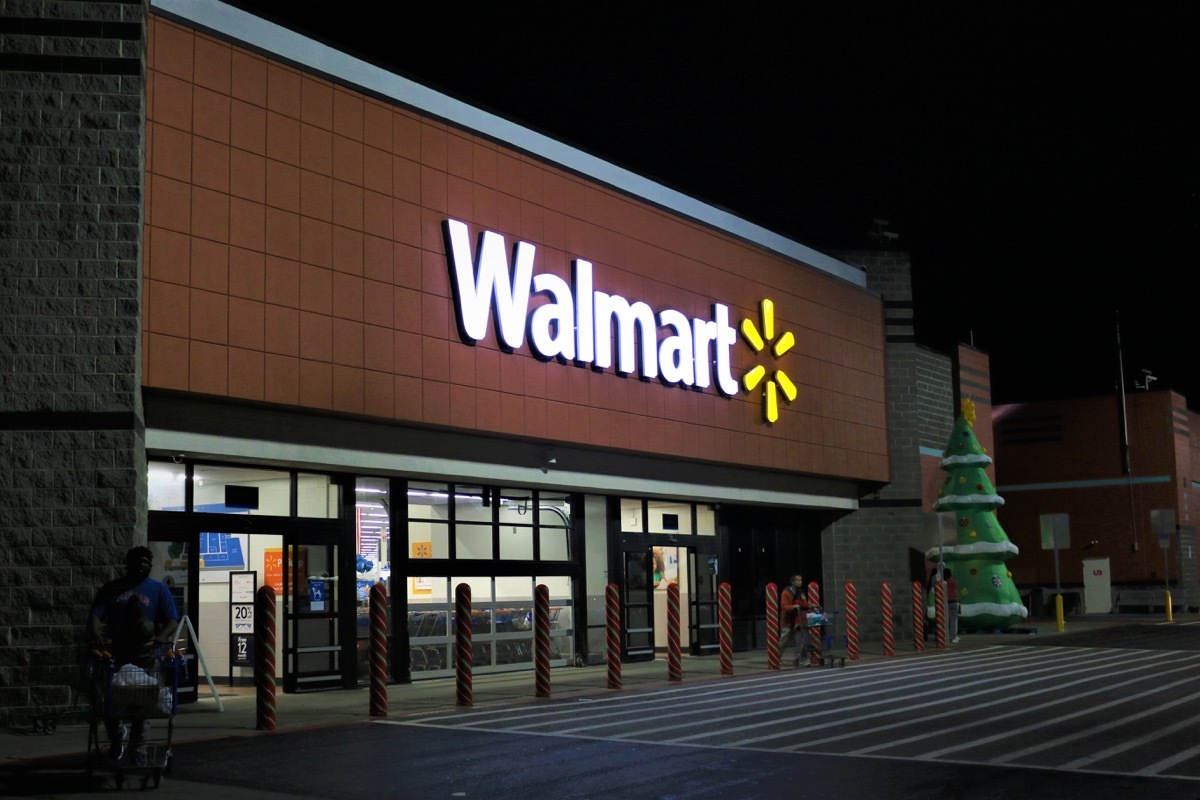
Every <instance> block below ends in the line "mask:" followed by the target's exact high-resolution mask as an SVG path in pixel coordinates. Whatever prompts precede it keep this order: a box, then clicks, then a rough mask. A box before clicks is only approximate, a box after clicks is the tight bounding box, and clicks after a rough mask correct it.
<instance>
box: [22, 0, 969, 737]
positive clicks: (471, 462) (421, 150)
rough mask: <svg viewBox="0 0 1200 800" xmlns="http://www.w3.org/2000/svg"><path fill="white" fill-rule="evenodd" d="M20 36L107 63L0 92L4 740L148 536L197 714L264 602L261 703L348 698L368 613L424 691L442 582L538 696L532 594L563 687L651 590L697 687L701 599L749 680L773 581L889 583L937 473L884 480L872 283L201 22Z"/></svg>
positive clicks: (400, 667)
mask: <svg viewBox="0 0 1200 800" xmlns="http://www.w3.org/2000/svg"><path fill="white" fill-rule="evenodd" d="M64 9H65V11H64ZM45 11H46V16H45V17H43V18H29V19H26V20H25V21H24V22H23V25H24V27H23V30H26V31H33V32H35V33H38V34H39V35H40V37H41V39H42V40H43V41H44V42H51V43H53V42H70V41H74V40H87V41H91V42H92V43H93V45H94V46H93V47H92V48H91V49H90V50H88V52H91V53H99V54H100V55H92V56H87V57H80V58H68V57H65V56H64V57H60V58H53V57H49V58H48V57H46V56H45V55H44V54H45V53H46V52H47V48H46V47H45V46H39V47H38V49H37V52H33V50H32V48H31V51H30V52H29V53H26V54H24V55H20V54H19V55H18V56H17V57H16V58H15V59H13V58H10V62H9V64H8V66H9V67H11V69H8V70H7V71H6V72H5V73H4V81H5V86H4V96H5V98H6V105H5V107H4V109H3V112H4V114H5V119H6V126H5V128H6V130H12V129H13V127H14V126H13V125H10V124H8V123H10V122H12V123H14V124H15V123H17V122H19V123H21V125H18V126H16V127H18V128H19V133H20V135H19V136H18V137H17V138H16V140H15V141H12V140H13V137H12V136H11V135H10V136H8V140H9V141H6V144H5V146H6V147H7V148H8V150H7V152H8V156H7V157H6V158H5V162H4V163H5V169H6V170H8V171H9V175H10V177H12V178H13V179H14V183H15V184H16V185H17V186H19V191H20V192H21V194H20V196H19V197H18V202H14V203H7V204H6V208H9V209H11V210H12V213H10V214H9V215H8V216H7V217H6V219H8V220H9V221H8V222H7V223H6V224H7V226H8V231H9V233H10V234H12V235H10V236H9V237H7V242H6V243H5V245H4V246H5V248H6V252H5V257H6V263H8V264H11V265H14V267H13V269H11V270H9V271H8V272H7V273H6V274H7V275H9V276H10V277H8V278H6V280H7V281H8V283H9V285H8V286H6V287H5V288H6V291H5V292H4V302H5V303H6V304H7V305H8V307H9V308H10V309H11V310H12V311H13V313H12V314H10V315H7V316H8V321H7V322H5V323H4V324H5V326H6V328H5V331H4V334H5V337H6V342H8V343H9V348H8V349H9V350H10V353H9V354H7V355H5V356H4V357H5V358H7V359H10V364H11V369H9V370H6V372H7V373H8V374H7V375H6V376H5V379H4V380H5V386H4V387H3V390H2V393H0V396H2V397H3V405H2V406H0V419H2V421H3V426H2V428H0V437H3V440H2V441H3V443H4V447H3V453H4V457H5V458H6V459H8V460H9V462H10V463H9V467H11V468H9V469H6V470H5V471H4V472H5V475H6V477H5V478H4V484H3V486H2V487H0V488H2V491H3V495H2V496H3V497H4V498H5V499H4V502H3V508H2V509H0V513H3V514H4V517H3V533H4V537H5V539H6V547H5V548H4V552H3V555H2V556H0V559H2V561H0V569H2V570H3V572H4V575H5V576H6V578H7V580H6V581H4V582H3V584H4V585H3V587H0V592H3V593H4V594H5V599H6V600H7V602H6V603H5V604H3V605H4V610H3V612H2V613H3V614H4V615H5V617H7V619H5V620H3V621H2V625H0V628H2V630H3V631H4V634H5V638H4V640H3V641H0V676H3V678H2V681H0V692H3V695H4V703H2V704H0V705H2V706H4V707H5V708H7V709H8V710H9V712H10V713H13V714H16V715H20V714H21V713H23V712H28V711H29V710H31V709H36V708H45V707H47V706H53V705H56V704H60V703H64V702H66V701H68V700H69V696H70V690H71V685H72V681H73V678H74V675H75V673H76V672H77V666H76V662H77V658H78V655H79V647H80V640H79V630H78V628H79V626H81V625H82V622H83V619H84V616H85V614H86V608H87V605H88V603H89V602H90V599H91V594H92V592H93V591H94V590H95V588H96V587H97V586H98V585H99V584H100V583H101V582H102V581H104V580H106V579H108V578H110V577H112V576H113V575H114V574H115V571H116V569H117V567H116V565H118V564H119V563H120V560H121V555H122V554H123V552H124V550H125V549H126V548H127V547H129V546H131V545H132V544H135V543H138V542H139V541H141V540H143V538H144V539H145V540H147V541H149V543H150V545H151V547H152V548H153V549H154V550H155V552H156V554H157V555H158V558H157V561H156V565H155V570H156V575H157V576H158V577H159V578H161V579H163V580H166V581H167V582H168V583H170V584H171V585H172V586H173V587H174V591H175V594H176V599H177V601H178V604H179V606H180V610H181V612H182V613H184V614H186V615H187V617H188V619H189V621H190V622H191V623H192V624H193V626H194V627H195V629H196V631H197V633H198V641H197V642H195V643H194V645H193V648H194V649H198V650H199V651H200V652H202V653H203V655H204V657H205V663H206V665H207V668H208V671H209V673H210V674H212V675H213V676H214V677H215V678H216V679H218V680H224V679H230V680H234V681H247V680H249V678H250V675H251V671H250V666H249V663H250V662H249V661H248V660H247V659H246V657H245V654H246V647H247V645H248V644H250V643H252V641H253V640H252V637H253V635H254V632H253V630H252V629H250V628H248V627H247V626H246V625H245V624H244V623H243V622H242V621H241V618H240V617H239V611H240V610H241V606H242V604H243V603H244V602H245V592H246V587H247V586H249V587H251V588H257V587H261V586H264V585H270V586H273V587H274V588H275V589H276V593H277V596H278V598H279V605H280V628H281V630H280V636H279V639H280V658H279V660H278V661H279V677H280V680H281V682H282V685H283V687H284V689H285V690H288V691H292V690H301V689H305V688H319V687H327V686H347V685H353V684H354V683H355V682H357V681H359V680H362V679H365V675H364V674H363V670H362V659H363V644H364V637H365V636H366V628H365V615H366V601H367V595H368V590H369V588H370V586H372V585H374V584H376V583H383V584H384V585H385V586H387V587H388V589H389V601H390V611H391V621H392V628H393V630H392V634H393V636H392V643H393V644H392V673H393V678H394V679H395V680H408V679H417V678H422V677H434V676H444V675H449V674H452V664H451V663H450V662H449V659H448V655H449V653H450V652H451V648H450V645H451V643H452V636H453V632H452V630H451V626H449V625H448V624H447V613H448V612H450V611H451V610H452V606H451V604H452V601H453V597H454V587H456V586H457V585H458V584H460V583H467V584H469V585H470V587H471V590H472V596H473V600H474V610H475V623H476V633H475V643H476V652H475V660H476V666H475V670H476V672H486V671H489V670H495V671H499V670H510V669H526V668H530V667H531V665H532V657H531V653H530V650H531V647H530V645H531V637H532V633H531V631H530V626H529V620H530V609H531V605H532V597H533V592H534V587H535V585H537V584H545V585H547V586H548V587H549V589H550V594H551V605H552V609H553V610H552V616H553V620H554V628H553V638H554V643H555V644H554V648H553V652H554V657H555V663H556V664H558V665H562V666H565V665H570V664H577V663H589V662H598V661H600V660H601V659H602V658H603V646H602V645H603V633H604V631H603V622H604V607H603V605H604V604H603V594H604V590H605V587H606V586H607V585H608V584H610V583H612V584H616V585H617V586H618V587H619V588H620V591H621V597H622V603H623V615H624V617H623V623H624V640H623V653H624V656H625V657H626V658H629V659H637V658H650V657H653V654H654V652H655V649H656V647H662V646H663V645H664V644H665V631H664V626H665V622H664V618H665V588H666V586H667V585H668V584H670V583H672V582H677V583H678V584H679V586H680V588H681V593H682V595H683V598H684V606H685V609H684V627H685V631H684V634H683V637H684V643H685V647H687V648H689V649H690V650H691V652H693V653H696V654H705V653H709V652H713V650H714V649H715V646H716V628H715V623H716V610H715V604H716V586H717V585H718V584H719V583H720V582H729V583H730V584H731V586H732V588H733V593H734V597H735V601H734V606H735V614H736V618H737V622H736V631H735V640H736V643H737V644H736V646H738V647H761V646H762V645H763V641H764V640H763V634H762V624H763V621H762V619H763V612H762V608H761V605H762V597H763V587H764V586H765V584H766V583H767V582H768V581H776V582H780V581H783V580H785V579H786V576H787V575H788V574H789V573H790V572H792V571H795V570H802V571H803V572H804V573H805V574H806V576H808V577H810V578H812V579H815V580H817V581H819V582H821V583H822V584H823V585H824V584H826V583H828V585H829V586H833V587H837V586H840V585H841V583H842V582H843V581H845V580H847V579H856V580H863V581H868V580H870V581H875V580H878V579H880V578H890V579H893V580H895V581H896V583H897V585H901V584H902V583H903V582H904V581H905V580H906V579H907V578H908V576H909V566H910V560H911V552H912V550H913V548H920V547H921V545H922V542H921V541H920V525H921V523H920V520H919V518H918V517H919V515H920V514H921V511H922V508H921V507H922V500H921V498H922V496H923V494H925V492H923V490H922V483H923V482H924V483H928V473H929V472H930V470H929V468H928V464H929V461H930V459H929V456H930V455H931V454H932V451H930V452H924V451H920V452H919V451H918V449H917V448H916V447H911V446H909V447H908V449H907V450H906V451H905V452H904V453H903V454H900V455H903V457H904V458H905V459H907V461H906V462H905V464H904V465H902V466H900V467H899V468H898V467H897V466H896V465H897V454H896V453H894V452H892V451H893V450H894V449H895V446H894V445H893V444H892V443H891V442H892V440H893V438H894V435H895V431H896V428H897V426H898V425H899V426H904V425H907V424H909V423H908V422H905V421H904V420H905V417H904V414H903V413H900V414H898V415H897V414H896V412H895V408H893V415H892V418H891V419H892V421H891V423H890V426H891V427H889V399H888V392H889V390H888V380H889V377H888V376H889V374H891V373H894V372H896V370H897V366H896V364H897V363H899V362H896V361H894V360H892V359H893V358H894V355H895V354H896V353H906V354H907V355H905V356H904V357H905V358H909V359H911V358H912V357H913V352H912V348H911V345H908V344H906V342H911V337H907V338H906V337H896V338H895V339H893V338H892V337H891V336H890V335H889V331H891V326H892V323H891V322H889V318H888V312H887V310H886V309H885V302H884V299H882V297H881V294H883V293H886V290H885V289H880V288H879V287H878V286H873V285H869V283H870V276H869V270H866V269H864V268H863V267H862V266H854V265H851V264H850V263H847V262H846V261H842V260H838V259H834V258H830V257H829V256H826V255H823V254H821V253H818V252H815V251H812V250H810V249H808V248H806V247H804V246H802V245H799V244H797V243H795V242H792V241H789V240H786V239H784V238H781V237H779V236H777V235H775V234H773V233H771V232H769V231H766V230H763V229H761V228H758V227H756V226H754V225H751V224H748V223H746V222H744V221H743V220H740V219H738V218H736V217H734V216H731V215H730V214H728V213H725V212H722V211H718V210H716V209H714V208H711V207H708V206H705V205H703V204H700V203H698V202H696V201H694V200H692V199H691V198H688V197H686V196H683V195H680V194H678V193H675V192H673V191H670V190H668V189H665V188H664V187H662V186H658V185H656V184H654V183H653V182H651V181H649V180H647V179H645V178H642V177H640V176H637V175H634V174H631V173H628V172H625V171H623V170H621V169H618V168H616V167H614V166H612V165H609V164H606V163H604V162H601V161H598V160H596V159H595V158H592V157H590V156H588V155H587V154H585V153H582V152H579V151H577V150H573V149H571V148H569V147H566V146H564V145H562V144H560V143H558V142H555V141H552V140H549V139H547V138H544V137H542V136H540V135H538V134H535V133H533V132H531V131H528V130H525V129H522V128H520V127H518V126H515V125H513V124H511V123H509V122H506V121H504V120H501V119H499V118H495V117H492V116H490V115H488V114H485V113H483V112H480V111H478V110H476V109H473V108H470V107H468V106H465V105H463V104H461V103H458V102H456V101H454V100H452V99H450V98H447V97H445V96H441V95H438V94H437V93H434V92H431V91H429V90H428V89H425V88H424V87H421V86H418V85H415V84H413V83H411V82H409V81H407V80H404V79H402V78H400V77H398V76H396V75H393V74H390V73H387V72H384V71H382V70H380V69H378V68H375V67H372V66H370V65H368V64H365V63H363V62H360V61H357V60H355V59H353V58H351V57H349V56H346V55H344V54H341V53H339V52H337V51H334V50H331V49H329V48H326V47H325V46H323V45H320V44H318V43H316V42H313V41H311V40H307V39H304V38H303V37H301V36H299V35H297V34H295V33H293V32H290V31H288V30H286V29H283V28H280V27H277V26H275V25H273V24H270V23H268V22H266V21H264V20H261V19H257V18H255V17H252V16H249V15H246V14H245V13H243V12H240V11H237V10H236V9H233V8H231V7H228V6H225V5H224V4H222V3H219V2H184V0H156V1H155V2H153V3H151V5H150V7H149V8H146V7H145V6H143V5H142V4H140V3H136V2H129V3H125V2H107V3H92V4H73V3H55V2H49V3H47V4H46V8H45ZM68 13H69V14H71V15H74V17H75V18H74V19H68V20H66V21H64V20H62V19H61V18H60V17H61V16H63V15H65V14H68ZM89 14H90V15H92V16H91V17H90V18H88V15H89ZM101 23H103V24H101ZM14 148H16V149H14ZM18 150H19V151H18ZM18 157H19V158H18ZM39 211H40V215H41V216H40V217H39V216H38V212H39ZM51 212H52V213H51ZM14 220H15V221H14ZM885 272H886V271H885ZM885 280H886V278H885ZM10 289H11V291H9V290H10ZM899 305H903V303H901V304H899ZM909 324H911V320H910V321H909ZM905 347H908V348H909V350H905ZM916 357H917V358H918V359H919V358H922V357H924V356H921V354H917V356H916ZM929 358H931V359H932V361H933V362H934V367H935V368H936V369H935V372H936V371H937V370H940V371H941V373H944V375H943V379H942V384H943V385H942V387H941V389H940V390H939V392H940V394H939V395H938V397H936V398H934V399H935V402H934V403H933V405H934V406H937V407H938V411H944V412H945V415H944V416H945V418H946V420H947V422H946V425H948V421H949V418H950V417H951V414H950V413H949V408H950V406H951V403H952V398H951V397H950V390H949V388H948V387H949V378H948V375H949V367H948V366H947V362H946V359H944V358H941V357H936V356H929ZM934 383H935V384H936V383H937V381H936V380H935V381H934ZM941 395H945V396H944V397H942V396H941ZM893 406H895V404H893ZM913 428H914V430H917V429H919V430H918V434H919V435H918V439H919V440H920V441H921V442H923V443H928V444H929V445H930V447H928V448H925V450H930V448H932V447H938V448H940V446H941V443H940V442H939V441H938V439H939V438H940V437H941V436H942V430H939V429H937V426H936V425H935V426H932V427H929V426H926V427H925V428H920V426H918V425H916V424H913ZM922 453H924V456H922ZM934 463H936V461H934ZM923 471H924V473H926V476H925V477H924V478H923V477H922V472H923ZM898 472H899V473H903V474H904V475H906V476H908V477H909V478H911V481H909V482H908V483H907V484H905V485H903V486H901V488H900V492H901V494H903V495H904V497H902V498H900V499H899V500H897V501H895V502H890V501H889V500H888V496H889V495H888V493H889V491H894V490H893V489H890V488H889V482H891V484H890V486H892V487H894V486H896V485H897V483H896V480H895V477H896V474H897V473H898ZM906 480H907V479H906ZM901 483H903V482H901ZM868 496H869V497H870V502H864V498H867V497H868ZM867 505H870V506H871V508H867V507H865V506H867ZM926 505H927V504H926ZM882 508H888V509H892V510H891V511H886V512H880V511H879V509H882ZM896 509H901V511H899V512H896ZM909 512H913V513H915V514H916V515H918V517H913V516H912V514H910V513H909ZM879 513H886V514H892V515H893V519H892V527H891V528H890V529H889V530H886V531H885V530H883V528H884V527H886V525H881V521H880V518H879V517H878V516H875V517H872V516H871V515H872V514H875V515H878V514H879ZM896 513H899V514H900V515H901V516H903V515H905V514H908V516H907V517H904V519H901V518H900V517H897V516H895V514H896ZM914 526H915V527H914ZM871 531H874V533H871ZM914 531H915V532H914ZM870 536H876V538H875V539H870ZM863 537H866V538H863ZM868 541H870V542H871V544H870V545H869V546H868ZM879 542H887V547H886V548H881V547H879V546H878V543H879ZM884 549H886V550H887V552H883V550H884ZM831 594H832V592H831ZM828 605H830V606H834V607H836V606H837V605H838V602H837V600H836V597H830V600H829V603H828ZM450 616H451V617H452V613H451V614H450ZM876 627H877V626H876ZM866 628H867V635H868V636H869V635H870V634H869V631H870V623H868V624H867V625H866Z"/></svg>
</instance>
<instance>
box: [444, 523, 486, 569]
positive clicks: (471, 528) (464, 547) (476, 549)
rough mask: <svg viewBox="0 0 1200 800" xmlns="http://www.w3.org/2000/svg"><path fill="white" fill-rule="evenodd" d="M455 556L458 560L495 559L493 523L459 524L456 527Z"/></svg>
mask: <svg viewBox="0 0 1200 800" xmlns="http://www.w3.org/2000/svg"><path fill="white" fill-rule="evenodd" d="M454 554H455V557H456V558H483V559H488V560H491V559H492V558H494V557H495V555H494V553H493V551H492V525H491V523H488V524H484V525H476V524H473V523H468V522H459V523H457V524H456V525H455V526H454Z"/></svg>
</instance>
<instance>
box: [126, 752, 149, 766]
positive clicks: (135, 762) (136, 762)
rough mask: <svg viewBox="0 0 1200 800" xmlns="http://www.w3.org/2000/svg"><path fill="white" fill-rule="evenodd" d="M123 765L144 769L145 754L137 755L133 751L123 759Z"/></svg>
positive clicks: (137, 753)
mask: <svg viewBox="0 0 1200 800" xmlns="http://www.w3.org/2000/svg"><path fill="white" fill-rule="evenodd" d="M125 765H126V766H129V767H144V766H146V754H145V753H139V752H138V751H136V750H134V751H133V752H131V753H129V754H128V756H126V758H125Z"/></svg>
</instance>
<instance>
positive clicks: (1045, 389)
mask: <svg viewBox="0 0 1200 800" xmlns="http://www.w3.org/2000/svg"><path fill="white" fill-rule="evenodd" d="M234 5H239V6H242V7H247V8H251V9H254V10H257V11H258V12H259V13H261V14H262V15H264V16H268V17H269V18H272V19H274V20H275V21H279V22H283V23H285V24H288V25H289V26H291V27H294V28H296V29H298V30H301V31H302V32H304V33H306V34H308V35H310V36H313V38H316V39H318V40H321V41H324V42H326V43H329V44H333V45H335V46H337V47H339V48H340V49H344V50H347V51H349V52H351V53H353V54H355V55H358V56H360V57H363V58H365V59H366V60H368V61H371V62H373V63H377V64H380V65H383V66H387V67H389V68H391V69H393V70H395V71H396V72H398V73H400V74H402V75H404V76H406V77H409V78H412V79H414V80H417V81H418V82H421V83H423V84H425V85H427V86H430V87H431V88H434V89H438V90H440V91H443V92H445V93H447V94H449V95H451V96H454V97H457V98H459V99H462V100H465V101H467V102H470V103H472V104H474V105H477V106H479V107H482V108H484V109H486V110H488V111H492V112H493V113H496V114H498V115H500V116H503V117H506V118H508V119H511V120H513V121H515V122H518V123H520V124H523V125H526V126H527V127H530V128H532V129H535V130H538V131H540V132H542V133H546V134H548V135H550V136H553V137H554V138H557V139H560V140H562V141H565V142H567V143H569V144H572V145H574V146H576V147H578V148H580V149H582V150H585V151H587V152H590V153H592V154H594V155H597V156H599V157H602V158H604V159H606V160H609V161H611V162H614V163H616V164H619V165H621V166H623V167H626V168H629V169H631V170H633V171H635V172H638V173H640V174H643V175H646V176H648V177H651V178H653V179H655V180H657V181H659V182H660V183H663V184H665V185H668V186H671V187H672V188H675V189H678V190H680V191H683V192H685V193H687V194H690V195H692V196H694V197H697V198H699V199H701V200H704V201H706V202H708V203H710V204H712V205H715V206H718V207H720V208H724V209H727V210H729V211H731V212H733V213H735V214H737V215H738V216H741V217H743V218H745V219H748V220H750V221H752V222H755V223H758V224H761V225H763V226H765V227H767V228H770V229H772V230H776V231H778V232H780V233H783V234H785V235H787V236H789V237H791V238H793V239H795V240H797V241H799V242H802V243H804V244H806V245H809V246H811V247H814V248H816V249H819V250H823V251H827V252H831V253H835V254H836V251H838V250H840V249H861V248H864V247H869V246H871V245H872V244H873V241H872V239H871V238H870V237H869V236H868V233H869V231H870V230H871V229H872V228H873V227H874V226H873V223H872V220H874V219H886V220H888V221H889V225H888V228H889V229H890V230H892V231H894V232H896V233H899V234H900V238H899V239H897V240H896V242H895V245H896V246H897V247H899V248H902V249H904V250H907V251H908V252H909V253H910V254H911V257H912V264H913V277H914V284H915V302H916V329H917V336H918V339H919V340H920V341H921V342H922V343H924V344H927V345H929V346H930V347H934V348H936V349H940V350H947V349H948V348H949V347H950V346H952V344H953V343H955V342H957V341H967V342H973V343H974V344H975V346H976V347H978V348H979V349H981V350H983V351H984V352H986V353H988V354H989V355H990V356H991V365H992V377H993V396H994V398H995V400H996V401H997V402H1018V401H1022V400H1027V401H1028V400H1037V399H1045V398H1050V397H1055V396H1073V395H1091V394H1100V393H1104V392H1108V391H1111V390H1112V388H1113V386H1114V385H1115V382H1116V377H1117V371H1116V324H1117V321H1118V318H1119V320H1120V326H1121V338H1122V344H1123V350H1124V363H1125V368H1126V370H1125V371H1126V381H1127V388H1128V389H1130V390H1133V386H1134V381H1135V380H1139V381H1140V380H1142V378H1143V373H1142V370H1143V369H1149V370H1151V371H1152V373H1153V374H1154V375H1155V376H1156V377H1157V379H1158V380H1157V381H1156V382H1155V383H1154V384H1153V388H1155V389H1160V388H1174V389H1176V390H1178V391H1180V392H1182V393H1183V394H1185V395H1186V396H1188V398H1189V406H1191V407H1192V408H1200V370H1197V369H1195V368H1193V364H1192V353H1193V350H1194V347H1195V343H1194V331H1196V329H1197V326H1196V325H1195V324H1194V323H1193V319H1194V316H1195V311H1194V309H1195V308H1196V307H1197V306H1196V290H1197V288H1198V287H1200V281H1197V279H1196V277H1195V274H1196V266H1197V264H1196V262H1197V259H1196V257H1195V255H1194V248H1195V245H1196V244H1197V242H1198V240H1200V155H1198V147H1197V141H1198V137H1197V135H1196V123H1195V122H1194V120H1195V119H1197V118H1198V117H1200V114H1198V113H1197V112H1198V111H1200V108H1198V106H1200V100H1198V99H1197V98H1198V93H1200V57H1198V55H1197V52H1198V48H1197V37H1198V36H1200V24H1198V23H1200V12H1198V11H1196V10H1193V7H1192V6H1191V5H1189V4H1186V3H1156V4H1138V6H1136V7H1135V6H1132V5H1129V6H1126V5H1120V6H1118V7H1117V8H1115V9H1114V8H1109V9H1107V10H1103V11H1102V10H1098V9H1097V8H1096V7H1095V5H1098V4H1083V3H1070V4H1054V5H1051V4H1037V5H1035V4H1023V3H1017V4H1005V5H999V4H993V7H992V8H990V9H988V11H987V12H984V11H979V10H971V11H963V10H962V9H961V8H959V7H951V6H949V5H943V6H938V7H937V8H938V9H946V10H936V11H934V10H931V9H932V8H934V6H927V7H924V8H923V9H916V10H914V9H913V8H911V7H910V6H908V5H905V6H904V7H903V8H897V9H892V10H889V11H886V12H883V11H872V12H871V13H867V12H865V11H832V12H831V11H815V12H814V11H811V10H808V9H805V10H803V11H799V12H787V13H783V14H780V13H776V12H773V13H771V14H767V13H765V12H766V8H765V7H760V8H758V9H754V8H746V9H744V10H743V9H741V8H736V7H731V6H728V5H723V6H721V7H720V10H719V11H717V12H698V11H695V10H686V11H679V10H677V12H676V13H674V14H666V13H660V12H649V11H646V12H639V13H637V14H636V15H630V13H629V12H628V11H626V12H623V13H622V14H621V15H619V16H614V14H615V13H616V12H615V11H612V10H610V9H608V8H604V7H601V6H597V7H587V8H580V7H577V6H561V5H560V6H549V7H540V6H539V7H532V8H530V9H529V10H521V9H520V7H519V6H506V7H505V8H504V9H503V10H488V11H482V12H481V11H477V10H475V9H473V8H472V7H470V6H458V5H456V6H449V5H448V6H447V7H446V12H445V15H444V16H442V17H437V16H435V17H433V18H428V17H426V18H422V19H420V20H416V19H408V18H406V17H404V16H396V17H394V18H393V17H392V16H391V15H389V14H382V15H381V14H380V13H379V12H378V9H379V8H380V6H379V5H378V4H375V3H355V2H345V3H341V4H330V3H327V2H319V3H305V2H298V3H297V2H293V3H288V4H286V5H282V4H279V3H273V2H265V0H253V1H251V0H238V2H235V3H234ZM1146 6H1149V7H1148V8H1147V7H1146ZM1135 9H1136V10H1135ZM755 11H757V12H758V13H753V12H755ZM751 13H753V16H751Z"/></svg>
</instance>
